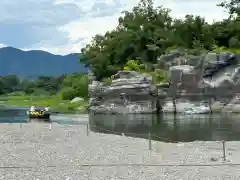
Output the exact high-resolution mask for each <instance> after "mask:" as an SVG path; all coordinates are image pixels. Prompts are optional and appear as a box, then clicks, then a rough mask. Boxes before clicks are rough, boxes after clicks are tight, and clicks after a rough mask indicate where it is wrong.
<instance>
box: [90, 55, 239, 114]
mask: <svg viewBox="0 0 240 180" xmlns="http://www.w3.org/2000/svg"><path fill="white" fill-rule="evenodd" d="M164 58H165V59H166V58H168V60H169V58H170V60H169V62H171V64H172V65H171V66H170V67H169V74H170V83H168V84H161V85H153V83H152V77H151V76H149V75H146V74H140V73H137V72H134V71H119V72H118V73H117V74H115V75H114V76H112V82H111V84H109V85H107V84H104V83H102V82H98V81H95V79H94V77H93V75H92V74H89V79H90V83H89V96H90V100H89V110H90V111H91V112H94V113H114V114H115V113H155V112H156V111H158V110H162V111H166V112H169V111H170V112H172V111H174V109H176V110H177V112H186V110H187V111H189V110H190V109H191V110H192V109H195V111H197V110H196V109H198V111H199V112H200V111H201V112H202V113H207V112H210V111H213V110H217V111H224V110H226V109H227V110H229V109H231V110H233V109H239V112H240V108H236V107H235V106H234V105H231V106H230V104H233V103H235V104H238V103H239V100H238V99H239V98H238V96H239V95H238V93H239V94H240V66H239V62H240V55H239V54H230V53H223V54H216V53H208V54H206V55H205V56H201V57H200V56H199V57H194V58H195V60H197V59H198V63H196V62H195V64H192V65H187V64H185V63H186V62H188V61H190V60H189V59H187V58H186V57H185V56H184V53H176V52H175V54H174V55H165V56H164V57H162V59H164ZM179 60H180V61H181V62H182V63H183V65H182V64H181V62H180V61H179ZM156 89H157V91H156ZM203 109H204V110H203Z"/></svg>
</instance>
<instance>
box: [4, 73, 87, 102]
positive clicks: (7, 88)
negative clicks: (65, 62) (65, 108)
mask: <svg viewBox="0 0 240 180" xmlns="http://www.w3.org/2000/svg"><path fill="white" fill-rule="evenodd" d="M16 92H21V93H25V94H27V95H37V96H38V95H48V96H50V95H57V94H59V95H61V98H62V99H64V100H71V99H73V98H74V97H83V98H87V96H88V77H87V75H85V74H80V73H74V74H71V75H62V76H59V77H48V76H40V77H39V78H38V79H37V80H26V79H25V80H20V79H19V78H18V77H17V76H16V75H8V76H2V77H0V95H2V94H9V93H16Z"/></svg>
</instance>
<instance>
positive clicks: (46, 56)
mask: <svg viewBox="0 0 240 180" xmlns="http://www.w3.org/2000/svg"><path fill="white" fill-rule="evenodd" d="M80 58H81V54H80V53H72V54H68V55H64V56H63V55H54V54H51V53H49V52H46V51H41V50H31V51H23V50H20V49H17V48H13V47H4V48H0V76H5V75H8V74H15V75H17V76H19V77H22V78H26V77H38V76H41V75H44V76H58V75H62V74H71V73H74V72H83V73H85V72H87V68H85V67H84V65H83V64H81V63H79V59H80Z"/></svg>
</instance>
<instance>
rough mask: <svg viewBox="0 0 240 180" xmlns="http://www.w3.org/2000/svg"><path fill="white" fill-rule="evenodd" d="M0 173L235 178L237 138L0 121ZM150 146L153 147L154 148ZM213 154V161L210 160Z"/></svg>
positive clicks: (49, 177)
mask: <svg viewBox="0 0 240 180" xmlns="http://www.w3.org/2000/svg"><path fill="white" fill-rule="evenodd" d="M0 137H1V138H0V160H1V161H0V166H1V168H0V179H7V180H16V179H23V180H32V179H41V180H55V179H80V180H110V179H112V180H119V179H121V180H129V179H131V180H145V179H146V180H157V179H164V180H179V179H183V180H184V179H189V180H196V179H199V180H206V179H211V180H218V179H228V180H231V179H238V178H239V177H240V171H239V167H238V166H236V165H231V164H230V165H229V163H234V164H236V163H240V158H239V153H238V149H239V148H240V144H239V142H227V143H226V151H227V152H231V153H232V154H231V155H229V154H227V160H229V161H230V162H228V161H227V162H222V158H221V157H222V143H221V142H218V141H216V142H202V141H196V142H189V143H164V142H156V141H152V150H151V151H150V150H149V147H148V145H149V143H148V140H147V139H139V138H133V137H128V136H127V135H126V136H122V135H111V134H102V133H93V132H89V134H88V135H87V134H86V126H84V125H82V126H80V125H78V126H77V125H60V124H54V123H53V124H52V128H51V130H49V125H48V124H44V123H30V124H23V125H22V128H20V127H19V124H1V128H0ZM156 146H158V149H157V150H156V149H155V148H156ZM210 157H216V158H217V161H210V160H209V158H210Z"/></svg>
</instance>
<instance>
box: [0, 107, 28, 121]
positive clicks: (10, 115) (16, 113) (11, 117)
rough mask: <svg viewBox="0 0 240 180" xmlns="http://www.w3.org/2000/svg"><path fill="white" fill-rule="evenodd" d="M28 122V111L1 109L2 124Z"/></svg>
mask: <svg viewBox="0 0 240 180" xmlns="http://www.w3.org/2000/svg"><path fill="white" fill-rule="evenodd" d="M26 122H28V118H27V116H26V111H24V110H22V109H12V108H11V109H10V108H1V109H0V123H26Z"/></svg>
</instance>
